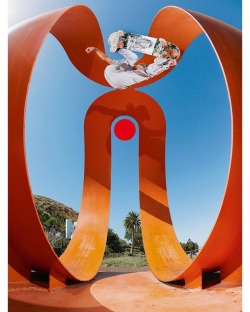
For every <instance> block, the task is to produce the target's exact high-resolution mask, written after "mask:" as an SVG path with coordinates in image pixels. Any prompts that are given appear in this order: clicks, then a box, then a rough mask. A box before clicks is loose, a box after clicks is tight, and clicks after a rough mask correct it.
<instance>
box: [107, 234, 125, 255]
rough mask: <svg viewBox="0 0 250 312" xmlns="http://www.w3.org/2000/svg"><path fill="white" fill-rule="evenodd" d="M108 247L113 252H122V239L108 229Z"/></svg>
mask: <svg viewBox="0 0 250 312" xmlns="http://www.w3.org/2000/svg"><path fill="white" fill-rule="evenodd" d="M107 246H108V249H109V251H111V252H114V253H118V252H122V246H121V241H120V238H119V236H118V235H117V234H116V233H115V232H114V231H113V230H112V229H108V237H107Z"/></svg>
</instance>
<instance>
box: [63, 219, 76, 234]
mask: <svg viewBox="0 0 250 312" xmlns="http://www.w3.org/2000/svg"><path fill="white" fill-rule="evenodd" d="M76 225H77V222H74V223H73V222H72V220H71V219H66V235H65V236H66V238H67V239H71V238H72V236H73V234H74V231H75V229H76Z"/></svg>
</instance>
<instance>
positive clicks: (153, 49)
mask: <svg viewBox="0 0 250 312" xmlns="http://www.w3.org/2000/svg"><path fill="white" fill-rule="evenodd" d="M108 43H109V45H110V46H111V47H110V51H111V52H116V51H117V50H118V49H119V48H124V49H129V50H132V51H135V52H140V53H143V54H148V55H152V56H154V57H156V58H160V59H162V58H164V59H177V58H178V57H179V56H180V49H179V48H178V47H177V46H176V45H175V44H174V43H172V42H169V41H167V40H165V39H163V38H154V37H149V36H144V35H140V34H134V33H129V32H124V31H123V30H118V31H117V32H114V33H112V34H111V35H110V36H109V39H108ZM173 51H175V53H173Z"/></svg>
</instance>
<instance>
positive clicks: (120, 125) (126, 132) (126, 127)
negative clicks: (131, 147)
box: [114, 119, 136, 141]
mask: <svg viewBox="0 0 250 312" xmlns="http://www.w3.org/2000/svg"><path fill="white" fill-rule="evenodd" d="M135 130H136V129H135V125H134V123H133V122H132V121H130V120H129V119H121V120H119V121H117V123H116V124H115V127H114V132H115V135H116V136H117V138H118V139H120V140H123V141H127V140H130V139H132V137H133V136H134V135H135Z"/></svg>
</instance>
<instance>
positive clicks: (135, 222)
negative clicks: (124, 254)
mask: <svg viewBox="0 0 250 312" xmlns="http://www.w3.org/2000/svg"><path fill="white" fill-rule="evenodd" d="M123 225H124V227H125V229H126V233H127V236H125V237H127V238H129V237H131V238H129V240H131V248H130V255H133V253H134V243H135V233H137V232H138V230H139V229H140V228H141V220H140V215H139V213H136V212H134V211H130V212H129V213H128V215H127V217H126V218H125V220H124V222H123Z"/></svg>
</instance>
